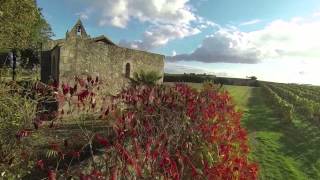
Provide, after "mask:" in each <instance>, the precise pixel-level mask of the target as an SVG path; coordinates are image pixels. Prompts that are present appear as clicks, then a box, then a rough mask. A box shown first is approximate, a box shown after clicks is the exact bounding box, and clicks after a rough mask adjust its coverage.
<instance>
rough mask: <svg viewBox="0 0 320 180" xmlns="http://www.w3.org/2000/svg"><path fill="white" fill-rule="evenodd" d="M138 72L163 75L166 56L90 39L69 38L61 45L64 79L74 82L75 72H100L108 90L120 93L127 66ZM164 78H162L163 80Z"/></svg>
mask: <svg viewBox="0 0 320 180" xmlns="http://www.w3.org/2000/svg"><path fill="white" fill-rule="evenodd" d="M127 63H130V69H131V71H130V77H132V76H133V74H134V72H140V71H141V70H144V71H146V72H148V71H156V72H158V73H159V74H160V75H161V76H162V77H163V73H164V72H163V69H164V56H162V55H158V54H153V53H148V52H143V51H138V50H132V49H127V48H121V47H118V46H114V45H109V44H106V43H104V42H94V41H92V40H90V39H82V38H75V39H68V41H65V42H64V43H63V46H62V47H61V48H60V82H70V81H71V80H72V79H73V78H74V76H79V75H80V76H87V75H92V76H99V77H100V79H102V80H103V83H104V85H105V86H104V87H105V89H106V91H108V92H109V93H111V94H116V93H117V92H118V91H119V90H120V89H121V88H122V87H124V86H126V85H127V84H128V82H129V79H128V78H126V77H125V66H126V64H127ZM160 82H162V79H161V80H160Z"/></svg>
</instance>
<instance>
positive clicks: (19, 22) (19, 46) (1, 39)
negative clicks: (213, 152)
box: [0, 0, 53, 79]
mask: <svg viewBox="0 0 320 180" xmlns="http://www.w3.org/2000/svg"><path fill="white" fill-rule="evenodd" d="M51 36H53V33H52V31H51V27H50V25H49V24H48V23H47V22H46V20H45V19H44V17H43V15H42V13H41V9H39V8H38V7H37V3H36V1H35V0H0V50H1V49H2V50H7V51H9V50H11V51H12V52H13V54H14V59H13V61H14V66H13V79H14V75H15V61H16V52H17V51H23V50H25V49H31V50H33V51H35V52H36V51H38V50H39V49H40V47H41V44H42V43H43V42H45V41H47V40H48V39H49V38H50V37H51ZM25 58H29V59H30V57H25ZM32 61H33V59H32V60H31V62H32ZM35 61H36V60H35Z"/></svg>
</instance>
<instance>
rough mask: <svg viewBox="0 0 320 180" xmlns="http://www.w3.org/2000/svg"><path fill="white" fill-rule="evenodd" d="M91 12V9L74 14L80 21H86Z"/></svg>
mask: <svg viewBox="0 0 320 180" xmlns="http://www.w3.org/2000/svg"><path fill="white" fill-rule="evenodd" d="M92 12H93V9H92V8H87V9H85V10H84V11H81V12H78V13H76V14H75V15H76V16H78V17H79V18H80V19H82V20H88V19H89V16H90V15H91V13H92Z"/></svg>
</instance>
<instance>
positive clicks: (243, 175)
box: [38, 77, 258, 179]
mask: <svg viewBox="0 0 320 180" xmlns="http://www.w3.org/2000/svg"><path fill="white" fill-rule="evenodd" d="M98 81H99V80H98V78H96V80H93V79H92V78H91V77H89V78H87V80H81V79H79V78H78V79H77V82H78V83H79V85H80V87H79V88H78V87H77V84H76V85H75V86H74V87H73V88H72V86H70V85H67V84H63V85H62V87H61V88H62V90H59V91H60V93H58V95H57V97H58V99H60V102H62V103H65V99H66V97H68V98H69V99H71V98H72V97H73V96H78V98H77V99H78V102H77V103H76V104H77V106H80V105H81V106H83V107H86V106H85V104H86V103H88V104H89V105H87V107H88V109H92V110H94V109H100V110H101V112H99V111H93V112H94V113H99V117H100V118H102V119H106V120H108V121H109V122H110V121H111V122H113V123H112V124H113V133H112V138H110V137H108V138H106V137H104V136H103V135H100V134H96V135H95V136H94V140H95V141H96V142H97V143H99V144H100V145H101V146H103V147H104V149H105V150H104V151H105V157H106V159H105V162H106V163H105V167H104V168H102V169H94V170H92V172H91V173H90V174H88V175H85V174H81V175H80V174H78V176H80V178H81V179H90V178H91V177H95V178H98V179H104V178H107V177H108V178H109V179H117V178H118V177H127V178H129V179H130V178H134V177H135V178H138V179H140V178H142V179H145V178H146V179H148V178H151V179H156V178H165V179H257V173H258V172H257V171H258V168H257V165H256V164H253V163H250V162H249V161H248V153H249V148H248V145H247V135H246V131H245V130H244V129H243V128H242V127H241V126H240V120H241V113H240V112H237V111H236V110H235V108H234V105H233V104H232V103H231V101H230V100H231V99H230V96H229V95H228V93H227V92H220V91H218V90H217V89H215V88H214V87H206V88H204V89H203V90H201V91H200V92H198V91H196V90H193V89H191V88H190V87H188V86H187V85H184V84H177V85H175V86H173V87H169V86H165V85H157V86H143V85H142V86H131V87H129V88H127V89H125V90H123V91H122V92H121V93H119V94H118V95H117V96H115V97H112V101H111V102H112V103H111V104H109V105H105V104H104V103H99V105H101V107H99V108H96V106H97V103H96V100H95V98H97V97H98V96H96V93H94V92H93V90H92V89H93V88H90V87H89V86H88V85H90V86H94V85H95V84H97V83H98ZM86 84H87V85H86ZM97 89H99V88H97ZM68 98H67V99H68ZM100 98H102V97H100ZM61 99H62V101H61ZM103 99H104V98H103ZM60 107H61V106H60ZM61 112H62V113H61V114H64V110H61ZM66 144H67V145H66ZM64 145H65V148H67V146H68V142H64ZM53 149H54V150H56V151H59V150H57V148H56V147H55V148H53ZM59 153H63V152H59ZM65 154H67V153H65ZM69 154H70V153H69ZM71 156H73V157H76V158H79V157H80V152H78V151H76V152H74V153H71ZM39 162H41V163H39ZM38 166H40V167H41V168H42V169H43V167H44V165H43V161H38ZM49 172H50V173H51V174H54V177H55V176H56V174H55V172H52V171H49ZM51 177H53V176H51Z"/></svg>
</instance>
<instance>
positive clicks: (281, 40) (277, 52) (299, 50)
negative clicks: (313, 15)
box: [248, 18, 320, 58]
mask: <svg viewBox="0 0 320 180" xmlns="http://www.w3.org/2000/svg"><path fill="white" fill-rule="evenodd" d="M319 32H320V20H317V19H309V20H305V19H300V20H299V21H297V19H296V18H294V19H292V20H290V21H283V20H276V21H273V22H272V23H270V24H269V25H268V26H266V27H265V28H264V29H262V30H259V31H254V32H250V33H249V34H248V38H249V40H250V41H251V42H252V43H253V44H254V45H255V46H256V47H258V48H259V49H260V50H261V51H262V52H263V54H264V56H266V57H283V56H289V57H303V58H320V51H319V49H320V36H319Z"/></svg>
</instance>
